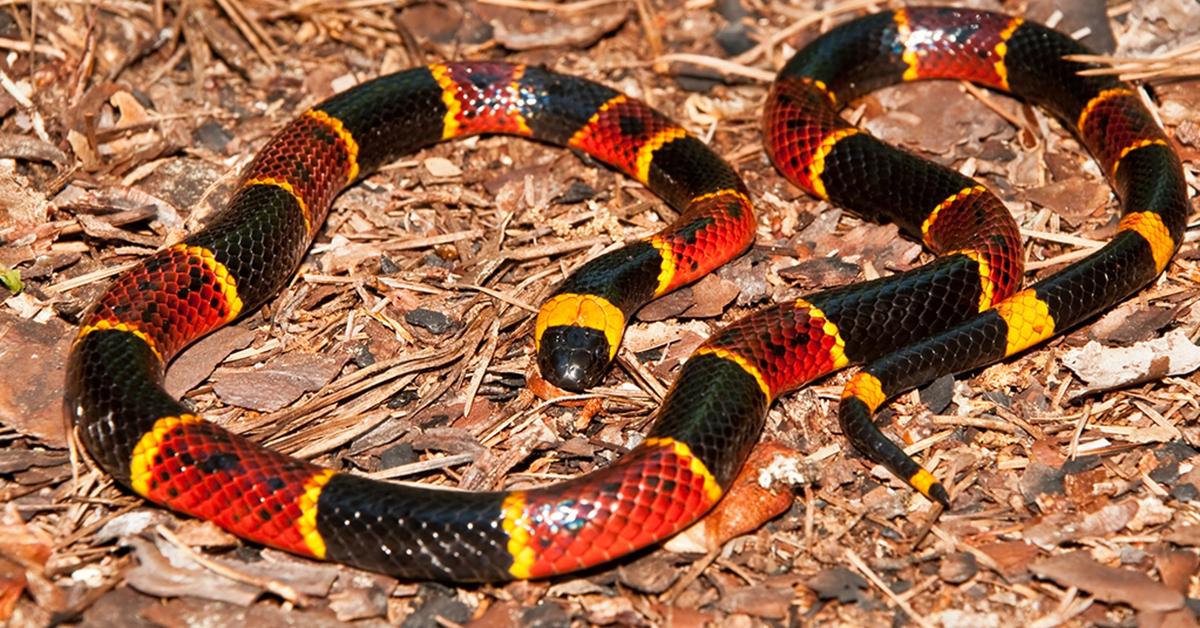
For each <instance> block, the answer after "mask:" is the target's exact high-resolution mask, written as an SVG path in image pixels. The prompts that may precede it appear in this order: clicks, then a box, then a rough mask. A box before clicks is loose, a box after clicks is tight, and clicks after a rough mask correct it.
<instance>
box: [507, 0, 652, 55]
mask: <svg viewBox="0 0 1200 628" xmlns="http://www.w3.org/2000/svg"><path fill="white" fill-rule="evenodd" d="M628 16H629V9H628V8H627V7H623V6H622V7H612V6H610V7H607V8H606V9H605V10H603V11H593V12H590V13H586V14H582V15H578V16H572V17H568V18H565V19H564V18H562V17H561V16H549V17H546V18H545V19H538V20H536V21H537V22H538V24H537V25H536V28H534V29H533V30H531V31H528V32H519V31H517V30H515V29H514V27H513V26H512V25H510V24H508V23H506V22H505V21H503V20H492V22H491V24H492V30H493V35H492V36H493V37H494V38H495V40H496V42H498V43H499V44H500V45H502V46H504V47H505V48H508V49H509V50H533V49H536V48H550V47H564V46H569V47H574V48H587V47H589V46H591V45H592V44H594V43H596V42H597V41H599V40H600V38H601V37H604V36H605V35H607V34H609V33H611V32H613V31H614V30H616V29H617V28H618V27H620V26H621V25H622V24H624V23H625V20H626V18H627V17H628ZM529 22H531V20H522V22H521V27H525V26H526V25H527V24H528V23H529ZM522 30H524V28H522Z"/></svg>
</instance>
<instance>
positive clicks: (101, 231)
mask: <svg viewBox="0 0 1200 628" xmlns="http://www.w3.org/2000/svg"><path fill="white" fill-rule="evenodd" d="M75 219H76V220H78V221H79V226H80V227H81V228H83V232H84V233H86V234H88V235H89V236H92V237H93V238H96V239H99V240H115V241H120V242H129V243H130V244H137V245H139V246H146V247H157V246H158V245H160V244H162V238H161V237H159V236H153V235H145V234H141V233H134V232H132V231H126V230H125V229H119V228H117V227H114V226H112V224H110V223H109V222H108V221H106V220H104V219H103V218H97V217H96V216H92V215H90V214H79V215H78V216H76V217H75Z"/></svg>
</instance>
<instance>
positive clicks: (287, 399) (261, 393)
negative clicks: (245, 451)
mask: <svg viewBox="0 0 1200 628" xmlns="http://www.w3.org/2000/svg"><path fill="white" fill-rule="evenodd" d="M347 359H349V355H348V354H345V353H338V354H334V355H327V354H315V353H285V354H282V355H279V356H276V357H274V358H271V359H270V360H268V361H267V363H266V364H264V365H263V367H262V368H260V369H255V370H251V371H244V370H240V369H239V370H233V369H224V368H222V369H217V372H216V373H215V374H214V375H213V380H214V381H213V390H214V391H215V392H216V393H217V396H219V397H220V398H221V400H222V401H224V402H225V403H230V404H233V405H235V406H239V407H242V408H249V409H251V410H258V411H260V412H275V411H276V410H280V409H282V408H284V407H286V406H287V405H288V404H290V403H292V402H293V401H295V400H297V399H299V398H300V395H302V394H304V393H306V392H312V391H316V390H320V389H321V388H322V387H324V386H325V385H326V384H328V383H329V382H331V381H333V378H334V377H335V376H336V375H337V374H338V373H339V372H340V371H341V370H342V365H343V364H345V363H346V360H347Z"/></svg>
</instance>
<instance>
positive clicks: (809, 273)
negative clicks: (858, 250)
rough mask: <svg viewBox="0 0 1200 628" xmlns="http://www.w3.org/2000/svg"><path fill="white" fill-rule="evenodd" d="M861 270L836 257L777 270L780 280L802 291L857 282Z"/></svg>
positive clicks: (803, 262)
mask: <svg viewBox="0 0 1200 628" xmlns="http://www.w3.org/2000/svg"><path fill="white" fill-rule="evenodd" d="M861 273H862V268H860V267H859V266H858V264H851V263H850V262H847V261H845V260H842V259H841V258H838V257H814V258H813V259H807V260H804V261H802V262H800V263H799V264H796V265H795V266H788V267H787V268H782V269H780V270H779V276H780V278H782V279H786V280H788V281H792V282H795V283H796V284H797V286H798V287H799V288H800V289H802V290H814V289H818V288H833V287H836V286H844V285H846V284H849V283H854V282H855V281H858V277H859V275H860V274H861Z"/></svg>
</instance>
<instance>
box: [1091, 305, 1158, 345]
mask: <svg viewBox="0 0 1200 628" xmlns="http://www.w3.org/2000/svg"><path fill="white" fill-rule="evenodd" d="M1177 315H1178V312H1177V311H1176V310H1175V309H1174V308H1167V307H1155V306H1147V305H1145V304H1143V303H1139V302H1138V301H1131V302H1129V303H1125V304H1122V305H1121V306H1120V307H1118V308H1117V309H1115V310H1113V311H1111V312H1109V313H1108V314H1105V315H1104V316H1103V317H1101V318H1100V320H1098V321H1096V322H1095V323H1093V324H1091V325H1089V326H1088V328H1087V334H1088V336H1090V337H1091V338H1092V339H1093V340H1097V341H1099V342H1101V343H1104V344H1117V345H1128V344H1133V343H1135V342H1141V341H1143V340H1149V339H1150V338H1152V337H1154V336H1155V335H1157V333H1158V331H1159V330H1161V329H1162V328H1164V327H1166V326H1167V325H1170V324H1171V323H1173V322H1174V321H1175V317H1176V316H1177Z"/></svg>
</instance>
